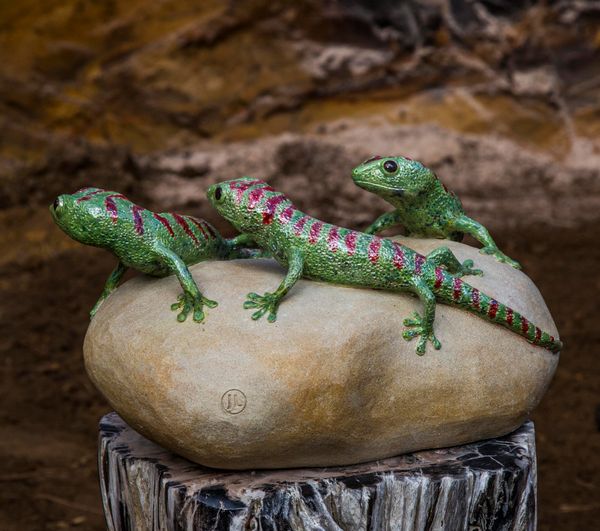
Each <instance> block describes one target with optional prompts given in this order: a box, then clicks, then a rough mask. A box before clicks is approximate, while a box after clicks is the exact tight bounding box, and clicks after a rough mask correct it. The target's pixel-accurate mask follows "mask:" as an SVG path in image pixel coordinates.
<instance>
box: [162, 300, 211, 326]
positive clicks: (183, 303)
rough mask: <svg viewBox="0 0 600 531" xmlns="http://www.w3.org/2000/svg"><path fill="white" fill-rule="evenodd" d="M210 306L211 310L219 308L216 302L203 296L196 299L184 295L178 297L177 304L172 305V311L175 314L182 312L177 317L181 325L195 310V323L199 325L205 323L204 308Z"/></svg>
mask: <svg viewBox="0 0 600 531" xmlns="http://www.w3.org/2000/svg"><path fill="white" fill-rule="evenodd" d="M205 305H206V306H208V307H209V308H215V307H216V306H217V302H216V301H212V300H210V299H207V298H206V297H203V296H202V295H200V296H198V297H194V296H193V295H190V294H189V293H182V294H181V295H179V296H178V297H177V302H176V303H174V304H171V310H173V311H174V312H175V311H177V310H181V312H179V314H178V315H177V320H178V321H179V322H180V323H183V321H185V320H186V318H187V316H188V314H189V313H190V311H192V309H193V310H194V321H196V322H197V323H201V322H202V321H204V316H205V314H204V306H205Z"/></svg>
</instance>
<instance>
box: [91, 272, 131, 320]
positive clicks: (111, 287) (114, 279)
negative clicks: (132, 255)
mask: <svg viewBox="0 0 600 531" xmlns="http://www.w3.org/2000/svg"><path fill="white" fill-rule="evenodd" d="M127 269H128V268H127V266H126V265H124V264H123V262H121V261H119V263H118V264H117V265H116V267H115V268H114V269H113V271H112V273H111V274H110V275H109V277H108V279H107V280H106V284H104V289H103V290H102V293H101V295H100V298H99V299H98V300H97V301H96V304H94V307H93V308H92V311H91V312H90V319H93V318H94V315H96V312H97V311H98V308H100V305H101V304H102V303H103V302H104V301H105V300H106V298H107V297H108V296H109V295H110V294H111V293H112V292H113V291H115V289H117V286H118V285H119V282H120V281H121V279H122V278H123V275H124V274H125V271H127Z"/></svg>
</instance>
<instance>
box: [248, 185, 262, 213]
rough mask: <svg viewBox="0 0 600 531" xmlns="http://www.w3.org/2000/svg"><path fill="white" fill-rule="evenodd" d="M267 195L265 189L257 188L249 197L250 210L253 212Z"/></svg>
mask: <svg viewBox="0 0 600 531" xmlns="http://www.w3.org/2000/svg"><path fill="white" fill-rule="evenodd" d="M263 195H265V189H264V188H255V189H254V190H252V191H251V192H250V195H248V209H249V210H252V209H254V208H255V207H256V205H258V203H259V201H260V200H261V199H262V196H263Z"/></svg>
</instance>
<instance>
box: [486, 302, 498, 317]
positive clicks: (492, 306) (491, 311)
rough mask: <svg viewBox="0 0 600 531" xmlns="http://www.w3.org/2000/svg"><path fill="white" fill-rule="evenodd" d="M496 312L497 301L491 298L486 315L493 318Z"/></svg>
mask: <svg viewBox="0 0 600 531" xmlns="http://www.w3.org/2000/svg"><path fill="white" fill-rule="evenodd" d="M497 313H498V301H497V300H494V299H492V300H491V301H490V307H489V309H488V317H489V318H490V319H494V318H495V317H496V314H497Z"/></svg>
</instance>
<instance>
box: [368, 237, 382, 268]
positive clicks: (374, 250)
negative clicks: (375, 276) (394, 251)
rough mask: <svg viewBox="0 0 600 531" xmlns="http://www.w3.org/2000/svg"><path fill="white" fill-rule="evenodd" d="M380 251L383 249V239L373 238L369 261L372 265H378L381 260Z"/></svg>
mask: <svg viewBox="0 0 600 531" xmlns="http://www.w3.org/2000/svg"><path fill="white" fill-rule="evenodd" d="M379 249H381V238H377V237H373V239H372V240H371V243H369V260H371V263H372V264H376V263H377V261H378V260H379Z"/></svg>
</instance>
